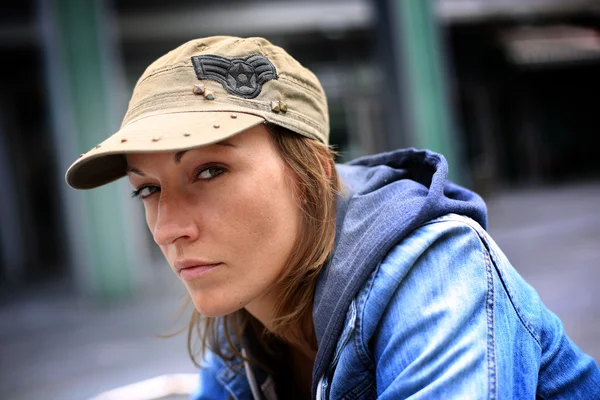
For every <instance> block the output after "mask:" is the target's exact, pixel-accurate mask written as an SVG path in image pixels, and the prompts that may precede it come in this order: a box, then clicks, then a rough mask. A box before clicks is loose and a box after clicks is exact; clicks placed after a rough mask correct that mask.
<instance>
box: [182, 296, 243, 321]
mask: <svg viewBox="0 0 600 400" xmlns="http://www.w3.org/2000/svg"><path fill="white" fill-rule="evenodd" d="M192 302H193V303H194V307H195V308H196V311H198V312H199V313H200V314H201V315H203V316H205V317H210V318H215V317H223V316H225V315H229V314H232V313H234V312H236V311H238V310H240V309H242V308H243V307H241V306H239V305H238V306H237V307H236V306H235V305H233V304H210V303H209V302H206V301H200V300H199V299H193V298H192Z"/></svg>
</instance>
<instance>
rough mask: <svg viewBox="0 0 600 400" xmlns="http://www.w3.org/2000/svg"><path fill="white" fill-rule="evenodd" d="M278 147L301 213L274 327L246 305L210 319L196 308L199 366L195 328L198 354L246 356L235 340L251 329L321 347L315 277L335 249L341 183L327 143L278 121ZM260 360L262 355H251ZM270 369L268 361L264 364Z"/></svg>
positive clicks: (265, 337) (265, 338)
mask: <svg viewBox="0 0 600 400" xmlns="http://www.w3.org/2000/svg"><path fill="white" fill-rule="evenodd" d="M267 129H268V131H269V133H270V136H271V139H272V142H273V144H274V145H275V148H276V150H277V152H278V153H279V155H280V156H281V157H282V159H283V160H284V161H285V163H286V165H287V167H288V168H289V170H290V172H291V174H292V181H293V182H294V184H295V188H294V189H295V190H296V193H297V196H298V199H299V200H298V203H299V204H298V206H299V207H300V209H301V211H302V214H303V218H302V224H301V228H300V233H299V235H298V239H297V243H296V245H295V246H294V250H293V251H292V253H291V254H290V255H289V257H288V259H287V262H286V265H285V267H284V268H283V272H282V274H281V276H280V277H279V279H278V281H277V282H276V283H275V287H276V288H278V292H277V293H278V294H277V296H278V298H277V299H276V302H275V303H276V308H275V309H274V313H273V315H274V320H273V321H272V325H271V326H270V329H271V331H270V332H267V331H266V330H265V328H264V327H263V326H262V325H261V324H260V322H258V321H257V320H256V319H255V318H253V317H252V316H251V315H250V314H249V313H248V312H247V311H246V310H245V309H241V310H239V311H236V312H234V313H232V314H229V315H226V316H223V317H217V318H209V317H204V316H200V314H199V313H198V311H196V310H195V309H194V310H193V311H192V316H191V318H190V321H189V323H188V327H187V332H188V334H187V347H188V353H189V355H190V358H191V359H192V362H193V363H194V364H195V365H196V366H198V367H199V366H200V365H199V363H198V361H197V359H196V354H195V351H194V333H195V334H196V335H197V336H198V338H199V339H200V354H201V355H203V354H204V353H205V352H206V350H210V351H211V352H213V353H215V354H216V355H218V356H219V357H221V358H222V359H224V360H231V359H232V358H233V357H239V358H242V359H247V357H244V356H242V354H241V353H240V351H239V350H238V346H237V345H236V343H238V344H239V343H241V340H242V335H243V334H244V333H245V332H246V331H247V330H248V329H252V330H253V332H254V333H255V334H257V335H258V336H259V337H261V340H260V342H261V343H260V344H261V346H262V347H263V348H264V349H266V350H267V351H269V350H270V349H269V343H272V342H273V341H277V340H279V341H283V342H284V343H287V344H291V345H295V346H299V347H301V348H304V349H310V350H312V351H316V350H317V340H316V336H315V333H314V325H313V320H312V308H313V300H314V293H315V286H316V283H317V278H318V276H319V273H320V272H321V269H322V268H323V266H324V264H325V262H326V261H327V258H328V257H329V255H330V253H331V251H332V250H333V244H334V237H335V207H336V197H337V195H338V193H339V192H340V182H339V178H338V175H337V171H336V170H335V166H334V160H333V157H334V155H335V153H334V152H333V151H332V150H331V148H329V147H328V146H326V145H324V144H323V143H321V142H319V141H317V140H313V139H309V138H306V137H303V136H300V135H298V134H296V133H294V132H291V131H289V130H287V129H285V128H282V127H279V126H276V125H267ZM249 361H253V362H255V363H257V364H261V363H260V362H259V361H258V360H252V359H250V360H249ZM263 367H266V368H267V369H268V366H264V365H263Z"/></svg>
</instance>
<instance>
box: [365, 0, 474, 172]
mask: <svg viewBox="0 0 600 400" xmlns="http://www.w3.org/2000/svg"><path fill="white" fill-rule="evenodd" d="M375 4H376V7H377V10H378V15H379V18H378V21H379V22H381V23H382V24H381V25H382V26H383V29H386V30H387V31H388V35H389V37H384V38H383V39H382V38H381V37H380V36H378V40H383V41H384V42H385V41H387V40H389V46H388V52H387V53H383V54H385V55H384V56H383V57H387V58H388V60H385V59H384V60H383V61H382V64H384V65H386V64H387V65H388V68H387V70H386V71H385V76H384V82H385V83H387V84H388V85H387V86H386V89H385V90H388V91H393V90H395V91H396V92H397V94H388V95H387V101H388V102H389V101H394V103H395V104H386V106H387V108H388V110H389V111H388V112H389V113H394V111H393V110H394V107H396V111H395V114H392V115H393V117H391V121H392V123H393V124H394V126H393V129H392V130H390V131H389V133H390V134H391V135H394V136H396V137H397V138H401V140H398V139H396V140H394V139H390V140H389V142H391V143H394V144H396V143H397V142H399V141H400V142H402V144H403V146H414V147H418V148H428V149H431V150H434V151H436V152H439V153H442V154H444V156H445V157H446V158H447V160H448V163H449V165H450V176H451V178H452V179H453V180H455V181H462V180H463V179H464V177H463V173H462V171H461V165H460V164H459V163H460V159H459V157H458V153H459V151H458V150H459V149H460V146H459V143H457V138H456V135H455V132H454V130H453V121H452V114H451V110H450V107H449V103H448V101H449V98H448V84H447V79H446V74H447V71H446V62H447V60H446V57H445V56H444V52H443V46H442V43H441V40H440V32H439V27H438V25H437V21H436V16H435V15H434V14H433V10H432V1H429V0H375ZM386 26H387V28H386ZM378 29H380V30H381V29H382V28H381V27H379V28H378ZM380 35H381V33H380ZM380 53H381V52H380ZM389 65H393V68H394V71H390V68H389ZM394 99H395V100H394ZM398 108H399V109H398Z"/></svg>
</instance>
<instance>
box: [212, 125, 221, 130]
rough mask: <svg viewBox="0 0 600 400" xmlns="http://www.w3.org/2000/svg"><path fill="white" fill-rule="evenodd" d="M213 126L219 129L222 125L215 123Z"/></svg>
mask: <svg viewBox="0 0 600 400" xmlns="http://www.w3.org/2000/svg"><path fill="white" fill-rule="evenodd" d="M213 127H214V128H215V129H219V128H220V127H221V125H219V124H214V125H213Z"/></svg>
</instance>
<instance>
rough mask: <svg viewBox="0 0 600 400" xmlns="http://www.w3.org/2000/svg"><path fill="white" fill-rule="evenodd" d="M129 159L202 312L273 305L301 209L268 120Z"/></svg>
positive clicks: (149, 217)
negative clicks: (214, 139) (208, 141)
mask: <svg viewBox="0 0 600 400" xmlns="http://www.w3.org/2000/svg"><path fill="white" fill-rule="evenodd" d="M127 162H128V165H129V172H128V176H129V180H130V182H131V184H132V186H133V187H134V188H135V191H136V193H137V195H138V196H139V197H140V198H141V199H142V201H143V203H144V208H145V212H146V221H147V223H148V227H149V228H150V231H151V232H152V235H153V237H154V240H155V242H156V243H157V244H158V245H159V246H160V248H161V250H162V252H163V253H164V255H165V257H166V259H167V261H168V262H169V265H170V266H171V268H172V269H173V271H174V272H175V273H176V274H177V275H178V276H179V277H180V279H181V280H182V282H183V283H184V285H185V286H186V288H187V290H188V291H189V293H190V296H191V298H192V300H193V302H194V304H195V306H196V309H197V310H198V311H199V312H200V313H201V314H203V315H206V316H220V315H226V314H229V313H232V312H234V311H236V310H239V309H240V308H242V307H246V308H247V309H248V310H249V311H250V312H251V313H253V314H254V312H253V311H255V312H257V313H261V312H264V311H261V310H260V309H261V307H262V308H264V307H270V306H272V304H270V303H269V302H270V301H271V300H270V299H271V297H270V296H271V295H272V294H273V292H272V291H271V289H272V286H273V283H274V282H275V281H276V279H277V278H278V277H279V275H280V273H281V271H282V269H283V267H284V264H285V263H286V260H287V258H288V256H289V254H290V252H291V251H292V249H293V247H294V244H295V242H296V238H297V236H298V232H299V228H300V224H301V211H300V209H299V207H298V203H297V199H296V196H295V194H294V189H293V183H292V178H291V173H290V172H289V169H288V168H287V167H286V165H285V162H284V161H283V160H282V158H281V157H280V156H279V154H278V153H277V150H276V149H275V147H274V144H273V143H272V142H271V140H270V137H269V133H268V131H267V130H266V128H265V126H264V125H260V126H257V127H254V128H251V129H249V130H247V131H245V132H242V133H240V134H238V135H236V136H234V137H232V138H230V139H227V140H226V141H223V142H220V143H218V144H214V145H209V146H206V147H202V148H197V149H192V150H189V151H185V152H168V153H145V154H130V155H128V156H127ZM252 307H254V309H255V310H253V309H252ZM257 317H258V316H257Z"/></svg>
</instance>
